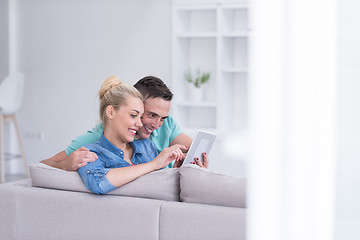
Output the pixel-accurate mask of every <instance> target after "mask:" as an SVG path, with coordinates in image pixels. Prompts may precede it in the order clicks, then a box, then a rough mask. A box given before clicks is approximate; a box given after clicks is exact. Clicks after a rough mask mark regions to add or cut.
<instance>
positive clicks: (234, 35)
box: [221, 31, 249, 38]
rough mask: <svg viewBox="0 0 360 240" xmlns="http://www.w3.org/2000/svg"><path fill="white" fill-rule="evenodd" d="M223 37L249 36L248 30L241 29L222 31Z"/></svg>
mask: <svg viewBox="0 0 360 240" xmlns="http://www.w3.org/2000/svg"><path fill="white" fill-rule="evenodd" d="M221 36H222V37H224V38H236V37H238V38H243V37H249V31H243V32H223V33H222V34H221Z"/></svg>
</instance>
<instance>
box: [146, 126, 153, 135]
mask: <svg viewBox="0 0 360 240" xmlns="http://www.w3.org/2000/svg"><path fill="white" fill-rule="evenodd" d="M144 129H145V130H146V132H147V133H148V134H151V133H152V132H153V130H151V129H149V128H147V127H145V126H144Z"/></svg>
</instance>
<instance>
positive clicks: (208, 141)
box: [182, 130, 216, 166]
mask: <svg viewBox="0 0 360 240" xmlns="http://www.w3.org/2000/svg"><path fill="white" fill-rule="evenodd" d="M215 138H216V135H215V134H212V133H208V132H204V131H201V130H198V131H197V133H196V135H195V137H194V139H193V141H192V144H191V146H190V149H189V151H188V153H187V155H186V158H185V160H184V162H183V164H182V166H184V165H185V164H189V163H191V162H195V160H194V158H195V157H198V158H199V159H200V161H202V160H203V158H202V153H203V152H205V153H206V155H209V153H210V150H211V147H212V145H213V144H214V141H215Z"/></svg>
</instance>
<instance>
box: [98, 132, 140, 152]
mask: <svg viewBox="0 0 360 240" xmlns="http://www.w3.org/2000/svg"><path fill="white" fill-rule="evenodd" d="M130 145H131V147H132V149H133V153H134V154H135V153H139V154H141V153H142V152H141V151H140V149H138V147H137V140H135V141H133V142H130ZM100 146H102V147H103V148H105V149H107V150H109V151H110V152H112V153H114V154H116V155H118V156H119V155H123V154H124V151H123V150H121V149H120V148H118V147H116V146H115V145H114V144H112V143H111V142H110V141H109V140H108V139H107V138H106V137H105V136H104V133H103V134H102V135H101V138H100Z"/></svg>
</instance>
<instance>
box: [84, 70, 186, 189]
mask: <svg viewBox="0 0 360 240" xmlns="http://www.w3.org/2000/svg"><path fill="white" fill-rule="evenodd" d="M99 98H100V118H101V120H102V122H103V124H104V132H103V134H102V136H101V138H100V140H99V141H97V142H95V143H93V144H89V145H86V146H85V147H86V148H87V149H89V150H90V151H92V152H94V153H96V154H97V156H98V159H96V160H95V161H94V162H89V163H88V164H87V165H86V166H83V167H81V168H79V169H78V173H79V174H80V176H81V178H82V180H83V181H84V183H85V185H86V187H87V188H88V189H89V190H90V191H92V192H93V193H97V194H105V193H107V192H109V191H111V190H113V189H115V188H117V187H120V186H122V185H124V184H126V183H128V182H130V181H132V180H134V179H136V178H138V177H139V176H142V175H144V174H146V173H149V172H152V171H155V170H158V169H161V168H163V167H166V166H167V165H168V164H169V163H170V162H172V161H173V160H175V161H176V162H178V163H180V162H181V161H182V160H183V159H184V154H183V151H182V150H186V149H187V148H186V147H185V146H182V145H173V146H171V147H169V148H165V149H164V150H163V151H161V153H160V154H159V153H158V151H157V150H156V147H155V144H154V143H153V142H151V141H150V140H147V139H141V140H136V141H134V139H135V135H136V132H137V131H138V130H139V129H140V128H141V126H142V123H141V116H142V114H143V113H144V104H143V96H142V95H141V94H140V92H139V91H138V90H137V89H136V88H134V87H132V86H130V85H127V84H125V83H122V82H121V81H120V80H119V79H118V78H117V77H109V78H107V79H105V81H104V82H103V84H102V86H101V89H100V91H99Z"/></svg>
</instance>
